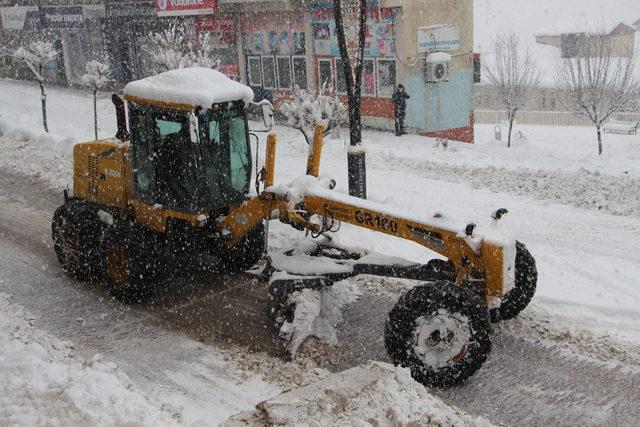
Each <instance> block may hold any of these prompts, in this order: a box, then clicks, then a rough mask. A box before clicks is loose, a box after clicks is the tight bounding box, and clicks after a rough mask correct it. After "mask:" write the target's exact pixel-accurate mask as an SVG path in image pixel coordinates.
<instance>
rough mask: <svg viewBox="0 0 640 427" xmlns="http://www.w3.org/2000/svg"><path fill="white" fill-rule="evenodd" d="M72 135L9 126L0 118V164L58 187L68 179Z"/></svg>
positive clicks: (69, 175) (70, 171)
mask: <svg viewBox="0 0 640 427" xmlns="http://www.w3.org/2000/svg"><path fill="white" fill-rule="evenodd" d="M77 142H80V141H76V140H73V139H72V138H68V137H67V138H66V137H61V136H59V135H55V134H51V133H45V132H38V131H34V130H32V128H26V127H20V126H12V125H10V124H9V123H8V122H7V121H5V120H4V119H3V118H2V117H0V150H2V156H0V166H5V167H9V168H11V169H13V170H15V171H16V172H18V173H21V174H23V175H26V176H33V177H36V178H40V179H42V180H43V181H45V182H46V183H48V184H49V185H50V186H51V187H52V188H55V189H56V190H60V189H62V188H64V187H65V186H66V185H67V184H70V182H71V176H72V170H71V165H72V164H73V162H72V152H73V146H74V145H75V143H77Z"/></svg>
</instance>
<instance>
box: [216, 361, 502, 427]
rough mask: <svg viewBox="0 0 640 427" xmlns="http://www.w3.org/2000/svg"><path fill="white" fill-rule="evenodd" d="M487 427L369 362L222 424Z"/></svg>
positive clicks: (404, 372) (404, 375) (400, 374)
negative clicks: (464, 426)
mask: <svg viewBox="0 0 640 427" xmlns="http://www.w3.org/2000/svg"><path fill="white" fill-rule="evenodd" d="M272 424H276V425H309V426H321V425H350V426H365V425H377V426H408V425H411V426H422V425H427V426H454V425H457V426H459V425H474V426H491V425H493V424H491V423H490V422H489V421H488V420H486V419H484V418H482V417H473V416H470V415H467V414H465V413H463V412H462V411H461V410H460V409H458V408H455V407H452V406H449V405H447V404H446V403H444V402H443V401H442V400H440V399H439V398H437V397H435V396H433V395H431V394H430V393H429V392H428V391H427V389H426V388H425V387H423V386H422V385H421V384H419V383H417V382H415V381H414V380H413V379H412V378H411V374H410V373H409V370H408V369H404V368H396V367H393V366H391V365H389V364H386V363H380V362H369V363H368V364H366V365H362V366H357V367H355V368H352V369H349V370H347V371H343V372H339V373H337V374H333V375H331V376H329V377H327V378H325V379H323V380H321V381H318V382H316V383H313V384H309V385H307V386H305V387H302V388H299V389H297V390H293V391H290V392H288V393H285V394H282V395H280V396H277V397H275V398H273V399H270V400H267V401H265V402H262V403H259V404H258V405H257V410H256V411H255V412H253V413H250V414H241V415H239V416H237V417H235V418H234V419H232V420H231V421H229V422H227V423H226V424H225V425H226V426H234V425H235V426H238V425H252V426H262V425H272Z"/></svg>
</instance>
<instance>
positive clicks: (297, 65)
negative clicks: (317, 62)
mask: <svg viewBox="0 0 640 427" xmlns="http://www.w3.org/2000/svg"><path fill="white" fill-rule="evenodd" d="M302 34H304V33H302ZM292 62H293V84H294V85H295V86H297V87H299V88H300V89H306V88H307V58H306V57H304V56H294V57H293V58H292Z"/></svg>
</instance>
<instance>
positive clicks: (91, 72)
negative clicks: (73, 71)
mask: <svg viewBox="0 0 640 427" xmlns="http://www.w3.org/2000/svg"><path fill="white" fill-rule="evenodd" d="M80 81H81V83H82V84H83V85H85V86H88V87H90V88H91V89H93V128H94V131H95V137H96V139H98V90H100V89H104V88H105V87H107V85H108V84H109V82H110V81H111V70H110V69H109V66H108V65H107V64H105V63H104V62H100V61H89V62H87V64H86V65H85V74H84V75H82V77H80Z"/></svg>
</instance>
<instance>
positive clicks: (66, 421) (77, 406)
mask: <svg viewBox="0 0 640 427" xmlns="http://www.w3.org/2000/svg"><path fill="white" fill-rule="evenodd" d="M28 319H29V316H27V315H26V314H25V313H24V312H22V310H21V309H20V308H19V307H17V306H15V305H13V304H11V303H9V301H8V297H7V296H6V295H5V294H1V293H0V378H2V380H1V381H0V425H11V426H33V425H92V426H107V425H108V426H111V425H130V426H134V425H135V426H143V425H148V426H167V425H175V424H176V422H175V421H174V420H173V419H172V418H171V417H170V415H169V414H168V413H166V412H163V411H162V410H161V409H160V408H159V407H158V406H156V405H154V404H153V403H152V402H150V401H149V400H148V399H147V398H146V397H145V396H143V395H142V394H140V393H139V392H137V391H136V389H135V387H134V385H133V384H132V383H131V381H130V380H129V378H128V377H127V376H126V375H125V374H123V373H122V372H120V371H119V370H118V369H117V368H116V366H115V365H113V364H110V363H101V362H98V361H97V360H92V361H89V362H86V361H83V360H81V359H79V358H77V357H75V356H73V354H72V347H71V345H70V344H69V343H64V342H61V341H59V340H57V339H55V338H52V337H50V336H47V335H46V334H44V333H43V332H40V331H38V330H35V329H33V327H32V326H31V324H30V323H29V320H28Z"/></svg>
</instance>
